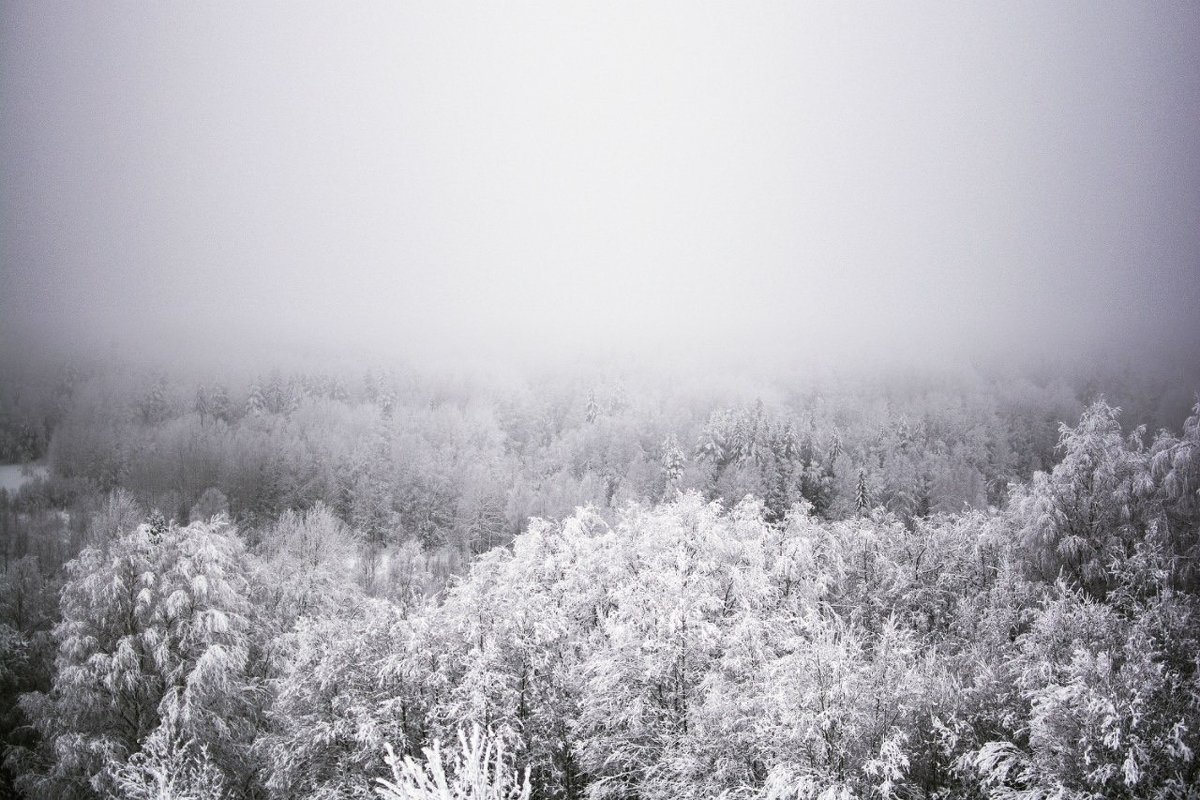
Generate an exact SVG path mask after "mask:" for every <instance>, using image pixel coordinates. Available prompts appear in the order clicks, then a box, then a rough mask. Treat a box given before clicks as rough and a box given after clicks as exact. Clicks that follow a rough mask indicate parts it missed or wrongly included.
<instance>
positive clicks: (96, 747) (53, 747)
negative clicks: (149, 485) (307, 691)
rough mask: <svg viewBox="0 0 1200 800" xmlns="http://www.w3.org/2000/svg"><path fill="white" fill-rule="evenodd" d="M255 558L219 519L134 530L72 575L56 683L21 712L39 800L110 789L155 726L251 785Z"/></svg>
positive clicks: (31, 787)
mask: <svg viewBox="0 0 1200 800" xmlns="http://www.w3.org/2000/svg"><path fill="white" fill-rule="evenodd" d="M247 569H248V556H247V555H246V553H245V551H244V550H243V548H242V545H241V543H240V541H239V540H238V538H237V536H236V534H235V532H234V531H233V529H232V527H231V526H230V525H229V524H228V523H227V522H225V521H223V520H217V521H215V522H212V523H199V522H198V523H194V524H192V525H189V526H187V527H175V526H164V527H163V528H161V529H156V528H154V527H153V526H151V525H142V526H139V527H138V528H137V529H136V530H134V531H132V532H130V533H128V534H127V535H126V536H124V537H122V538H120V539H116V540H114V541H112V542H111V543H110V544H109V546H108V548H107V550H102V549H99V548H89V549H87V550H85V551H83V553H81V554H80V555H79V557H78V558H77V559H76V560H75V561H74V562H72V563H71V564H70V565H69V566H68V568H67V583H66V585H65V586H64V588H63V592H62V600H61V612H62V621H61V622H60V623H59V624H58V625H57V626H56V627H55V629H54V638H55V640H56V642H57V645H58V656H57V659H56V665H55V667H56V668H55V675H54V681H53V686H52V688H51V690H50V691H49V692H48V693H46V694H41V693H38V694H32V695H26V696H25V697H24V698H22V702H21V706H22V708H23V709H24V711H25V713H26V714H27V715H28V716H29V718H30V719H31V721H32V722H33V724H34V726H35V727H36V729H37V730H38V732H39V734H40V736H41V744H40V746H39V747H38V748H37V749H36V750H35V751H26V752H24V753H21V754H18V761H19V763H20V764H21V765H23V767H24V774H23V775H22V776H21V778H20V779H19V785H20V786H21V787H22V788H23V789H24V790H25V791H26V792H27V793H28V794H30V795H31V796H35V797H65V798H69V797H92V796H94V795H97V794H104V793H106V792H110V791H113V790H114V781H115V780H116V778H115V775H116V771H117V770H119V769H120V768H121V767H122V765H124V764H126V763H127V762H128V761H129V760H130V758H131V757H132V756H134V755H135V754H137V753H139V752H141V751H142V749H143V747H144V746H145V744H146V742H147V741H148V740H149V739H150V737H151V736H152V735H154V734H155V733H156V732H157V731H159V729H160V728H161V727H162V726H164V725H168V726H170V730H172V731H173V732H174V738H177V739H178V740H179V741H182V742H189V741H193V740H194V741H196V742H199V743H203V745H204V746H205V747H207V748H208V751H209V752H210V753H211V755H212V757H213V759H214V760H215V762H216V763H217V764H218V765H219V767H220V769H221V770H222V772H223V774H224V776H225V778H226V779H227V782H228V783H229V784H230V785H231V786H234V787H247V786H249V785H251V784H252V783H253V781H254V773H255V765H254V763H253V762H252V761H251V759H250V758H249V748H250V745H251V744H252V742H253V738H254V735H255V727H256V725H255V720H256V718H257V716H258V714H259V706H260V704H261V700H262V697H261V694H260V689H259V686H258V682H257V681H256V680H255V679H254V678H253V677H252V674H251V669H250V660H251V655H252V654H251V648H252V646H253V640H252V622H251V618H252V610H251V608H250V606H249V603H248V600H247V596H248V585H247V580H246V573H247Z"/></svg>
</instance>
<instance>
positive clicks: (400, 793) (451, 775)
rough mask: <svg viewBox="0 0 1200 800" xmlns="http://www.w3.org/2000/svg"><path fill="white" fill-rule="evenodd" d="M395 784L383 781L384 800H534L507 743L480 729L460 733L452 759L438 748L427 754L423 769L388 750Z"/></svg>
mask: <svg viewBox="0 0 1200 800" xmlns="http://www.w3.org/2000/svg"><path fill="white" fill-rule="evenodd" d="M387 762H388V765H389V766H390V767H391V769H392V778H391V780H388V779H386V778H381V779H380V780H379V786H378V788H377V790H376V791H377V792H378V795H379V797H380V798H383V800H529V798H530V793H531V790H530V786H529V774H528V772H526V774H525V776H524V778H522V777H520V776H519V774H518V773H517V771H516V769H515V768H514V767H513V766H512V764H511V763H510V756H509V754H508V753H507V752H506V751H505V748H504V739H503V737H502V736H499V735H497V734H495V733H493V732H491V731H487V732H486V733H485V732H484V731H482V730H481V729H480V728H479V727H478V726H476V727H475V728H473V729H472V732H471V734H470V735H469V736H468V734H467V733H465V732H464V731H461V730H460V731H459V734H458V747H457V748H454V749H452V750H451V751H450V752H449V753H447V752H446V751H444V750H443V749H442V747H441V745H440V743H438V742H434V744H433V746H432V747H428V748H426V749H425V750H424V751H423V752H422V759H421V761H420V762H419V763H418V762H417V761H414V760H413V758H412V757H411V756H407V757H405V758H403V759H400V758H398V757H397V756H396V754H395V753H394V752H393V751H392V749H391V747H390V746H389V747H388V758H387Z"/></svg>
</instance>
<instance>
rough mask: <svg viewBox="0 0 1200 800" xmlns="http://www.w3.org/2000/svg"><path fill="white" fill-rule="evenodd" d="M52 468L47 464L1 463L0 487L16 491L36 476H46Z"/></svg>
mask: <svg viewBox="0 0 1200 800" xmlns="http://www.w3.org/2000/svg"><path fill="white" fill-rule="evenodd" d="M49 472H50V470H49V469H48V468H47V467H46V465H45V464H0V489H7V490H8V491H10V492H15V491H17V490H18V489H20V488H21V487H22V486H24V485H25V484H26V483H28V482H29V481H31V480H34V479H35V478H44V477H46V476H47V475H48V474H49Z"/></svg>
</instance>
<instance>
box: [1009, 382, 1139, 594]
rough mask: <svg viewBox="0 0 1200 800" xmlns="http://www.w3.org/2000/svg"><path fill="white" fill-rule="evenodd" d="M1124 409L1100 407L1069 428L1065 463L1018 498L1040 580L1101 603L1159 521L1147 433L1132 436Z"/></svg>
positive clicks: (1063, 443) (1063, 438)
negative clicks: (1067, 585)
mask: <svg viewBox="0 0 1200 800" xmlns="http://www.w3.org/2000/svg"><path fill="white" fill-rule="evenodd" d="M1119 414H1120V409H1118V408H1113V407H1112V406H1110V405H1108V403H1106V402H1105V401H1104V400H1098V401H1097V402H1095V403H1093V404H1092V405H1091V406H1090V407H1089V408H1088V409H1087V410H1086V411H1085V412H1084V414H1083V416H1082V417H1081V418H1080V420H1079V424H1078V425H1077V426H1076V427H1074V428H1071V427H1068V426H1067V425H1065V424H1064V425H1063V426H1062V428H1061V435H1060V439H1059V449H1060V450H1061V451H1062V454H1063V455H1062V460H1061V461H1060V462H1059V463H1058V464H1057V465H1055V467H1054V469H1053V470H1052V471H1051V472H1050V473H1049V474H1046V473H1038V474H1036V475H1035V476H1034V478H1033V482H1032V484H1031V485H1030V487H1029V488H1028V490H1027V491H1026V492H1024V493H1023V494H1021V495H1020V496H1019V497H1018V498H1016V509H1017V510H1016V522H1017V524H1018V525H1019V526H1020V531H1021V533H1020V535H1021V537H1022V544H1023V545H1024V547H1025V551H1026V553H1027V554H1028V558H1029V563H1030V566H1031V568H1032V570H1033V571H1034V574H1036V575H1037V576H1038V577H1040V578H1042V579H1044V580H1054V579H1055V578H1057V577H1058V576H1059V575H1060V574H1061V575H1063V576H1064V577H1065V578H1066V579H1067V580H1068V581H1070V582H1071V583H1073V584H1075V585H1078V586H1080V587H1082V588H1083V589H1085V590H1086V591H1088V592H1089V593H1091V594H1092V595H1093V596H1096V597H1103V596H1104V595H1105V594H1106V593H1107V591H1108V590H1109V588H1110V587H1111V585H1112V584H1113V581H1114V565H1116V564H1118V563H1119V562H1122V561H1124V560H1125V559H1127V558H1129V557H1130V556H1131V555H1133V552H1134V549H1135V545H1136V542H1137V540H1138V539H1139V538H1140V537H1141V536H1142V535H1143V534H1144V532H1145V530H1146V526H1147V525H1148V523H1149V521H1150V519H1151V517H1152V516H1153V506H1152V504H1151V503H1150V501H1151V500H1152V496H1153V494H1154V485H1153V481H1152V479H1151V475H1150V470H1149V464H1148V463H1147V459H1146V456H1145V448H1144V445H1143V443H1142V434H1143V430H1142V429H1140V428H1139V429H1137V430H1135V431H1134V432H1133V433H1132V434H1130V435H1129V436H1128V437H1126V436H1125V435H1123V434H1122V432H1121V425H1120V423H1119V422H1118V416H1119Z"/></svg>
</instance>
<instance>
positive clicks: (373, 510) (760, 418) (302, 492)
mask: <svg viewBox="0 0 1200 800" xmlns="http://www.w3.org/2000/svg"><path fill="white" fill-rule="evenodd" d="M1110 386H1111V387H1112V389H1113V391H1112V393H1111V394H1110V395H1109V396H1107V397H1097V396H1091V397H1089V396H1088V393H1089V392H1093V391H1094V390H1095V386H1094V384H1075V385H1072V384H1071V383H1069V382H1068V381H1067V380H1065V379H1063V378H1061V377H1060V378H1058V379H1054V380H1048V381H1041V382H1039V381H1037V380H1030V379H1028V378H1025V379H1021V380H1013V379H1012V378H1011V376H1007V375H1005V376H997V375H988V374H986V373H979V372H969V371H968V372H961V373H955V374H953V375H951V374H942V375H940V376H926V377H924V378H920V377H913V376H909V377H908V378H907V379H905V380H903V381H896V380H890V381H889V380H884V379H879V380H875V381H870V382H862V381H858V380H850V379H840V380H839V379H835V378H827V379H823V380H820V381H818V380H809V381H806V382H799V381H795V382H791V383H789V382H788V381H786V380H783V379H777V380H775V381H767V382H759V383H746V384H740V385H739V384H733V383H730V382H728V381H721V380H712V381H708V382H699V381H697V382H693V383H692V384H689V385H683V384H673V383H669V382H663V381H658V382H655V381H654V380H649V379H645V378H644V377H643V378H638V377H637V376H636V375H634V374H632V373H629V374H621V373H617V372H611V371H610V372H599V371H593V372H591V373H587V372H580V373H578V374H577V375H567V374H565V373H559V374H558V375H557V377H556V378H555V379H553V380H546V379H543V378H538V379H536V380H534V381H530V382H521V381H511V380H499V379H496V378H487V377H483V376H474V377H471V378H465V377H462V376H458V377H446V376H445V375H437V374H435V373H430V372H425V373H422V372H420V371H416V370H408V371H404V370H384V369H381V370H372V371H369V372H366V373H364V374H363V375H361V376H359V377H358V378H357V379H347V378H346V377H344V376H341V375H336V374H319V373H296V374H290V375H285V374H283V373H280V372H272V373H267V374H263V375H257V376H252V377H250V378H248V379H246V380H244V381H241V382H237V381H230V382H228V383H225V382H220V381H210V380H205V381H200V380H196V379H193V378H188V377H184V376H182V375H180V374H172V373H169V372H166V371H161V370H160V371H138V370H136V369H129V370H126V371H113V370H108V371H91V372H89V371H87V370H78V369H77V370H74V371H60V372H55V373H53V374H47V376H45V377H44V379H43V380H42V381H41V382H40V383H39V382H38V381H32V380H31V381H28V382H26V383H23V384H22V385H21V387H20V389H21V390H20V391H19V392H15V391H13V390H12V388H11V386H10V387H9V388H8V392H9V394H8V396H9V397H10V398H13V399H14V400H15V401H16V402H14V401H13V400H10V401H9V405H8V406H7V407H8V408H9V409H12V412H10V415H9V416H8V417H6V425H8V426H9V429H10V430H24V431H30V432H32V435H31V436H29V437H27V438H26V439H25V440H24V441H27V442H28V443H29V444H28V445H27V447H28V450H27V451H23V453H22V457H24V458H27V459H28V458H30V457H32V458H34V459H39V458H40V459H42V461H43V463H44V464H45V465H46V467H47V470H46V473H45V474H36V475H29V476H27V478H26V479H25V482H24V484H23V485H22V486H21V487H20V489H19V490H17V491H15V492H8V491H5V492H3V494H0V519H2V520H3V526H4V528H3V530H4V534H5V538H4V564H5V571H4V578H3V582H2V583H0V614H2V615H3V616H2V617H0V635H2V637H3V647H2V648H0V650H2V652H3V664H2V665H0V666H2V669H0V691H3V694H4V705H5V706H6V707H10V708H11V711H9V712H7V713H6V714H5V715H4V716H3V718H0V722H2V724H3V730H2V731H0V733H2V734H3V736H4V741H5V759H4V765H5V766H4V770H5V771H4V781H5V786H6V787H7V789H6V791H10V792H16V793H18V796H27V797H46V798H59V797H78V798H93V797H129V798H141V797H146V798H150V797H154V798H180V799H181V800H182V798H185V797H186V798H193V797H195V798H243V797H245V798H275V797H278V798H284V797H287V798H293V797H313V798H353V797H368V796H375V795H376V794H379V795H380V796H383V797H389V798H397V797H409V798H411V797H417V798H424V797H430V798H432V797H483V796H487V797H535V798H536V797H545V798H584V797H586V798H593V799H595V800H599V798H633V797H638V798H677V797H696V798H701V797H718V796H721V797H746V798H792V797H795V798H816V797H823V798H832V797H839V798H840V797H847V798H849V797H861V798H867V797H937V796H955V797H959V796H962V797H969V796H979V797H1035V796H1046V795H1049V794H1053V793H1055V792H1058V793H1060V794H1061V795H1062V796H1070V797H1147V796H1158V797H1188V796H1191V794H1189V793H1190V792H1192V791H1194V789H1193V787H1194V785H1195V784H1196V782H1197V780H1198V779H1200V772H1198V771H1197V770H1198V769H1200V767H1198V766H1197V763H1196V759H1195V755H1194V754H1195V752H1196V750H1197V748H1198V747H1200V739H1198V737H1200V672H1198V668H1200V663H1198V661H1197V656H1196V654H1197V653H1198V652H1200V639H1198V637H1200V619H1198V618H1197V614H1198V613H1200V605H1198V602H1200V570H1198V568H1197V558H1198V557H1200V405H1197V406H1196V407H1194V408H1191V409H1190V411H1186V412H1184V416H1183V418H1182V419H1180V420H1179V422H1178V423H1175V424H1174V425H1172V424H1170V423H1164V424H1160V420H1161V418H1162V416H1163V415H1165V414H1167V413H1170V412H1171V411H1173V410H1174V409H1175V407H1177V406H1178V405H1179V397H1178V395H1177V394H1175V393H1173V392H1172V391H1170V390H1169V389H1167V388H1166V387H1164V386H1163V385H1162V384H1160V383H1155V382H1152V381H1142V382H1138V381H1133V380H1130V381H1126V382H1124V383H1122V382H1111V383H1110ZM46 387H51V389H52V390H51V389H47V388H46ZM535 387H536V388H535ZM1118 399H1120V401H1121V402H1122V403H1123V404H1124V405H1125V406H1126V407H1127V410H1122V409H1121V408H1119V407H1118V406H1117V405H1116V400H1118ZM1131 418H1132V419H1131ZM1132 422H1137V423H1139V424H1136V425H1133V424H1130V423H1132ZM1147 423H1148V424H1149V426H1148V425H1147ZM443 785H444V786H445V789H442V788H439V787H441V786H443ZM455 787H456V788H455ZM472 787H474V788H472ZM485 789H486V792H490V793H489V794H486V795H485V794H479V792H482V791H485ZM439 792H441V793H439ZM446 792H449V794H446Z"/></svg>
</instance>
